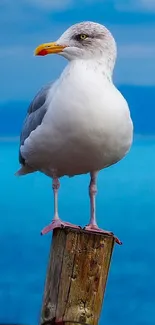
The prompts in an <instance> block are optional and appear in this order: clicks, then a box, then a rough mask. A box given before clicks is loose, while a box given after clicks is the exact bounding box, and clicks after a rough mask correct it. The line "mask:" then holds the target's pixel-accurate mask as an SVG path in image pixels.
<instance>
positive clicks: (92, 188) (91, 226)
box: [85, 171, 122, 245]
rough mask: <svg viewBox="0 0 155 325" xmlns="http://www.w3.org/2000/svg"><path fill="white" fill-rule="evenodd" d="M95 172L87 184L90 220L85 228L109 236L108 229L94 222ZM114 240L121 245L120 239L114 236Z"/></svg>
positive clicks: (110, 233) (111, 234)
mask: <svg viewBox="0 0 155 325" xmlns="http://www.w3.org/2000/svg"><path fill="white" fill-rule="evenodd" d="M97 174H98V171H96V172H92V173H91V174H90V176H91V180H90V185H89V196H90V222H89V224H88V225H87V226H86V227H85V229H86V230H88V231H94V232H99V233H104V234H107V235H110V236H113V233H112V232H110V231H106V230H104V229H100V228H99V227H98V225H97V222H96V207H95V196H96V193H97V185H96V180H97ZM115 241H116V242H117V243H118V244H119V245H121V244H122V243H121V241H120V240H119V239H118V238H117V237H115Z"/></svg>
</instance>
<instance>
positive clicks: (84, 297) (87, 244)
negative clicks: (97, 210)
mask: <svg viewBox="0 0 155 325" xmlns="http://www.w3.org/2000/svg"><path fill="white" fill-rule="evenodd" d="M113 247H114V237H113V236H108V235H104V234H99V233H91V232H87V231H85V230H77V229H75V230H74V229H71V228H63V229H55V230H54V232H53V239H52V246H51V251H50V258H49V266H48V271H47V278H46V284H45V292H44V299H43V307H42V314H41V324H44V323H45V324H57V323H58V324H59V325H60V324H62V325H67V324H70V325H75V324H85V325H86V324H88V325H97V324H98V320H99V316H100V311H101V307H102V301H103V297H104V292H105V287H106V281H107V276H108V271H109V266H110V260H111V256H112V251H113Z"/></svg>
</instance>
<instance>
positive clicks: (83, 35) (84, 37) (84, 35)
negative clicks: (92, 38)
mask: <svg viewBox="0 0 155 325" xmlns="http://www.w3.org/2000/svg"><path fill="white" fill-rule="evenodd" d="M79 36H80V39H81V40H84V39H86V38H87V37H88V36H87V35H86V34H81V35H79Z"/></svg>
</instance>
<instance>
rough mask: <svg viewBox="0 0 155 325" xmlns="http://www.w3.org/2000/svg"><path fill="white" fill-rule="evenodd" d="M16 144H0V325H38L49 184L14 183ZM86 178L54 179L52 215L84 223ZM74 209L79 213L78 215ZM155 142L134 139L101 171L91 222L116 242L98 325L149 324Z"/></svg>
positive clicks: (39, 178)
mask: <svg viewBox="0 0 155 325" xmlns="http://www.w3.org/2000/svg"><path fill="white" fill-rule="evenodd" d="M18 168H19V164H18V141H17V139H14V138H9V139H7V138H5V139H1V141H0V188H1V199H0V216H1V227H0V229H1V230H0V232H1V235H0V250H1V259H0V323H16V324H28V325H37V324H38V322H39V317H40V310H41V304H42V294H43V290H44V282H45V275H46V269H47V263H48V255H49V248H50V242H51V234H48V235H46V236H40V231H41V229H42V228H43V227H44V226H45V225H47V224H48V223H49V222H50V221H51V219H52V217H53V193H52V188H51V180H50V178H48V177H46V176H44V175H42V174H41V173H35V174H32V175H27V176H26V177H20V178H18V177H15V176H14V173H15V171H16V170H17V169H18ZM88 184H89V175H85V176H78V177H74V178H70V179H69V178H67V177H64V178H62V179H61V188H60V193H59V213H60V217H61V218H62V219H63V220H67V221H70V222H74V223H76V224H80V225H82V226H84V225H85V224H87V222H88V220H89V197H88ZM77 207H78V209H77ZM154 215H155V139H154V137H153V136H152V137H151V136H150V137H149V136H145V137H136V138H135V140H134V144H133V146H132V149H131V151H130V153H129V154H128V156H127V157H126V158H124V159H123V160H122V161H121V162H119V163H118V164H116V165H114V166H112V167H110V168H107V169H105V170H104V171H102V172H100V174H99V178H98V195H97V221H98V224H99V226H100V227H103V228H105V229H107V230H112V231H113V232H114V233H115V234H116V235H117V236H118V237H119V238H120V239H121V240H122V241H123V245H122V246H118V245H116V246H115V248H114V252H113V257H112V262H111V267H110V272H109V277H108V282H107V287H106V294H105V299H104V304H103V309H102V313H101V317H100V325H102V324H105V325H131V324H132V325H154V324H155V311H154V309H155V294H154V292H155V280H154V279H155V277H154V274H155V249H154V238H155V217H154Z"/></svg>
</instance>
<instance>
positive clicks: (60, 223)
mask: <svg viewBox="0 0 155 325" xmlns="http://www.w3.org/2000/svg"><path fill="white" fill-rule="evenodd" d="M59 187H60V182H59V179H58V178H57V177H54V178H53V184H52V188H53V192H54V218H53V220H52V223H51V224H49V225H48V226H46V227H45V228H44V229H43V230H42V231H41V234H42V235H45V234H47V233H48V232H50V231H52V230H53V229H55V228H61V227H71V228H80V227H78V226H76V225H73V224H71V223H69V222H63V221H61V219H60V218H59V214H58V190H59Z"/></svg>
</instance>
